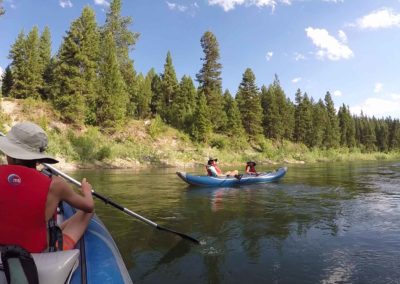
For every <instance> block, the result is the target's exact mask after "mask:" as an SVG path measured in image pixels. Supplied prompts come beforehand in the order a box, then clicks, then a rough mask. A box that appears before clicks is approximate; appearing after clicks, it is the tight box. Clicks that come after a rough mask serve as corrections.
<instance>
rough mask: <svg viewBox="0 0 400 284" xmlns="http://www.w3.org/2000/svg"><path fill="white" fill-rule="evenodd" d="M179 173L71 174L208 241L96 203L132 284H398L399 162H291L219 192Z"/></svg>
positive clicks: (157, 219)
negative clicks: (268, 179)
mask: <svg viewBox="0 0 400 284" xmlns="http://www.w3.org/2000/svg"><path fill="white" fill-rule="evenodd" d="M270 169H272V168H271V167H258V170H259V171H260V170H270ZM176 170H177V169H151V170H140V171H132V170H129V171H128V170H123V171H109V170H108V171H106V170H101V171H80V172H75V173H71V175H73V176H74V177H76V178H82V177H84V176H85V177H87V178H88V179H89V181H90V182H91V183H92V184H93V186H94V188H95V189H96V190H97V191H98V192H99V193H101V194H103V195H107V196H110V197H111V198H112V199H113V200H114V201H116V202H118V203H120V204H121V205H123V206H124V207H126V208H129V209H131V210H132V211H134V212H136V213H138V214H140V215H142V216H144V217H146V218H148V219H150V220H152V221H154V222H156V223H158V224H160V225H162V226H164V227H167V228H170V229H173V230H176V231H179V232H182V233H185V234H188V235H190V236H192V237H195V238H196V239H199V240H200V241H201V243H202V244H201V245H195V244H193V243H191V242H189V241H187V240H182V239H180V238H179V237H177V236H176V235H174V234H170V233H166V232H162V231H159V230H156V229H154V228H153V227H152V226H150V225H147V224H145V223H142V222H140V221H138V220H136V219H134V218H132V217H130V216H127V215H125V214H124V213H122V212H120V211H118V210H116V209H114V208H113V207H111V206H109V205H104V204H102V203H101V202H96V212H97V214H98V215H99V217H100V218H101V219H102V220H103V222H104V223H105V224H106V226H107V228H108V229H109V231H110V232H111V234H112V236H113V237H114V239H115V241H116V243H117V245H118V247H119V249H120V251H121V254H122V256H123V258H124V261H125V263H126V265H127V267H128V270H129V273H130V275H131V277H132V279H133V280H134V282H135V283H229V284H231V283H399V282H400V188H399V182H400V163H398V162H388V161H384V162H362V163H360V162H353V163H327V164H312V165H289V166H288V173H287V174H286V176H285V177H284V178H283V179H282V180H281V181H280V182H278V183H271V184H261V185H260V184H259V185H250V186H243V187H238V188H214V189H210V188H193V187H189V186H187V185H186V184H185V183H184V182H183V181H181V180H180V179H179V178H178V177H177V176H176V175H175V171H176ZM224 170H228V168H225V169H224ZM185 171H187V172H197V173H202V172H203V171H204V169H202V168H197V169H185Z"/></svg>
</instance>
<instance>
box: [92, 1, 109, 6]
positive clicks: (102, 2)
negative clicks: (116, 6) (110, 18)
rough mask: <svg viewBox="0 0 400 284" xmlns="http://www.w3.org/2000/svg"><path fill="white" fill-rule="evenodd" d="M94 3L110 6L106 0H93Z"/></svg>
mask: <svg viewBox="0 0 400 284" xmlns="http://www.w3.org/2000/svg"><path fill="white" fill-rule="evenodd" d="M94 4H96V5H100V6H106V7H108V6H110V3H109V2H108V1H107V0H94Z"/></svg>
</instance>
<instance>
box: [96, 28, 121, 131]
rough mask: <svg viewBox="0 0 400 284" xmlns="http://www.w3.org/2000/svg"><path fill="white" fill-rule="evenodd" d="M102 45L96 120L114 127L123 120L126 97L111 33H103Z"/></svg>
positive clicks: (104, 125)
mask: <svg viewBox="0 0 400 284" xmlns="http://www.w3.org/2000/svg"><path fill="white" fill-rule="evenodd" d="M102 46H103V49H102V52H101V56H100V63H99V84H98V86H99V87H98V100H97V122H98V124H99V125H100V126H102V127H106V128H115V127H118V126H120V125H122V123H123V122H124V119H125V115H126V105H127V103H128V97H127V94H126V92H125V82H124V80H123V78H122V75H121V72H120V69H119V65H118V59H117V54H116V47H115V42H114V38H113V36H112V34H111V33H106V34H105V35H104V38H103V39H102Z"/></svg>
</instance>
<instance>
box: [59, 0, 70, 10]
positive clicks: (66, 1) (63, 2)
mask: <svg viewBox="0 0 400 284" xmlns="http://www.w3.org/2000/svg"><path fill="white" fill-rule="evenodd" d="M58 3H59V4H60V6H61V7H63V8H71V7H72V6H73V5H72V2H71V1H70V0H59V2H58Z"/></svg>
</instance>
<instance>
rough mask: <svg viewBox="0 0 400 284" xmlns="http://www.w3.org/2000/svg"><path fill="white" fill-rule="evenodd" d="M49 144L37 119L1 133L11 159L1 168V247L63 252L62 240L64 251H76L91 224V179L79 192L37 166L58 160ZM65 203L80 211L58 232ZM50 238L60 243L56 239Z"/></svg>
mask: <svg viewBox="0 0 400 284" xmlns="http://www.w3.org/2000/svg"><path fill="white" fill-rule="evenodd" d="M47 143H48V140H47V136H46V133H45V132H44V130H43V129H42V128H41V127H39V126H38V125H36V124H34V123H31V122H22V123H18V124H16V125H15V126H14V127H12V128H11V130H10V131H9V132H8V133H7V135H6V136H4V137H0V150H1V151H2V152H3V153H4V154H5V155H6V156H7V162H8V165H1V166H0V224H1V226H0V245H18V246H20V247H22V248H24V249H25V250H27V251H28V252H31V253H40V252H44V251H49V250H50V251H53V250H56V249H57V247H58V250H60V246H61V244H60V243H62V247H63V250H70V249H73V248H74V247H75V244H76V242H77V241H78V240H79V239H80V238H81V237H82V235H83V234H84V232H85V230H86V228H87V226H88V224H89V221H90V218H91V217H92V215H93V210H94V201H93V197H92V193H91V190H92V188H91V185H90V184H89V183H88V182H87V181H86V179H83V180H82V186H81V194H78V193H76V192H75V191H73V190H72V188H71V187H70V185H68V184H67V183H66V181H65V180H64V179H62V178H61V177H58V176H52V177H49V176H46V175H44V174H43V173H41V172H39V171H38V170H37V169H36V166H37V165H38V164H39V163H51V164H54V163H57V162H58V161H57V160H56V159H54V158H53V157H51V156H49V155H47V154H46V153H45V152H44V150H45V149H46V147H47ZM61 201H65V202H66V203H68V204H70V205H71V206H72V207H74V208H76V209H78V210H77V212H76V213H75V214H74V215H73V216H72V217H71V218H69V219H68V220H66V221H64V222H63V223H62V224H61V225H60V228H61V231H62V235H59V236H55V235H54V234H55V232H57V229H56V227H55V222H54V219H53V218H54V215H55V212H56V210H57V206H58V204H59V203H60V202H61ZM48 228H49V229H48ZM49 236H50V239H53V240H56V241H57V240H58V242H54V243H53V242H51V243H50V242H49Z"/></svg>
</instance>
